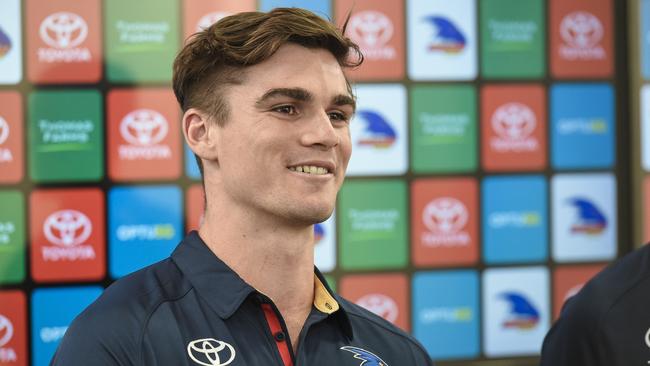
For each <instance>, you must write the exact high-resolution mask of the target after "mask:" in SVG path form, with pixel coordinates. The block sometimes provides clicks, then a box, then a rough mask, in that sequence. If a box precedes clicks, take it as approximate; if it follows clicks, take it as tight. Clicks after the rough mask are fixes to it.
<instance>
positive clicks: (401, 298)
mask: <svg viewBox="0 0 650 366" xmlns="http://www.w3.org/2000/svg"><path fill="white" fill-rule="evenodd" d="M407 289H408V280H407V278H406V275H405V274H403V273H387V274H369V275H350V276H344V277H343V278H341V281H340V283H339V291H340V292H341V295H342V296H344V297H345V298H346V299H348V300H350V301H352V302H354V303H356V304H357V305H361V306H363V307H364V308H366V309H368V310H370V311H372V312H373V313H375V314H377V315H379V316H380V317H382V318H384V319H386V320H388V321H389V322H391V323H393V324H395V325H397V326H398V327H400V328H402V329H404V330H405V331H408V330H409V326H408V323H409V320H408V319H409V313H410V309H409V306H408V303H409V301H408V299H407V296H408V293H407Z"/></svg>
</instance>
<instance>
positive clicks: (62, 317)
mask: <svg viewBox="0 0 650 366" xmlns="http://www.w3.org/2000/svg"><path fill="white" fill-rule="evenodd" d="M102 290H103V289H102V288H101V287H98V286H83V287H57V288H40V289H36V290H34V292H33V293H32V296H31V308H32V312H31V341H32V342H31V344H32V352H31V358H32V365H34V366H47V365H49V364H50V359H51V358H52V356H54V352H55V351H56V348H57V347H58V345H59V343H61V339H62V338H63V335H64V334H65V331H66V330H67V329H68V327H69V326H70V323H72V320H73V319H74V318H75V317H76V316H77V315H78V314H79V313H81V311H82V310H83V309H85V308H86V307H87V306H88V305H90V303H92V302H93V301H95V299H97V298H98V297H99V295H100V294H101V293H102Z"/></svg>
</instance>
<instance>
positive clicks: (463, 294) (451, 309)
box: [412, 270, 481, 360]
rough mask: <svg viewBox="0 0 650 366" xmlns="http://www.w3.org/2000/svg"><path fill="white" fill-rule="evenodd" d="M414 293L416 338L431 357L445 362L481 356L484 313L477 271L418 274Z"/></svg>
mask: <svg viewBox="0 0 650 366" xmlns="http://www.w3.org/2000/svg"><path fill="white" fill-rule="evenodd" d="M412 292H413V300H412V307H413V335H415V337H416V338H417V339H418V340H419V341H420V342H421V343H422V345H423V346H424V347H425V348H426V349H427V351H428V352H429V354H430V355H431V357H433V358H434V359H443V360H444V359H462V358H473V357H477V356H478V355H479V350H480V339H479V326H480V321H481V313H480V305H479V279H478V273H477V272H476V271H474V270H455V271H440V272H416V273H415V275H414V276H413V288H412ZM433 294H445V295H444V296H432V295H433Z"/></svg>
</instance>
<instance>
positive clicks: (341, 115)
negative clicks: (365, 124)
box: [328, 112, 349, 122]
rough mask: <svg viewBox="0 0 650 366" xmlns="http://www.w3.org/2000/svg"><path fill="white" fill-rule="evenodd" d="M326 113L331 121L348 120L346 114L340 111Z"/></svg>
mask: <svg viewBox="0 0 650 366" xmlns="http://www.w3.org/2000/svg"><path fill="white" fill-rule="evenodd" d="M328 115H329V117H330V119H331V120H332V121H343V122H347V121H348V120H349V117H348V115H347V114H345V113H342V112H330V113H328Z"/></svg>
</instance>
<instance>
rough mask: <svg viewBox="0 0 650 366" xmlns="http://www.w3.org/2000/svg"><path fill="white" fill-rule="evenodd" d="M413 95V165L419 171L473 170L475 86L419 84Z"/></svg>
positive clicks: (411, 96)
mask: <svg viewBox="0 0 650 366" xmlns="http://www.w3.org/2000/svg"><path fill="white" fill-rule="evenodd" d="M410 98H411V100H410V105H411V107H410V109H411V117H410V118H411V123H410V129H411V141H410V144H411V159H412V160H411V169H412V170H413V171H414V172H416V173H437V172H449V173H454V172H459V173H460V172H472V171H474V170H475V169H476V165H477V152H476V150H477V143H476V140H477V138H476V130H477V128H476V123H477V122H476V118H477V117H476V116H477V114H476V113H477V112H476V109H477V108H476V89H475V88H474V87H473V86H470V85H451V84H449V85H443V86H438V85H436V86H421V85H418V86H414V87H413V88H412V89H411V95H410Z"/></svg>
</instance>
